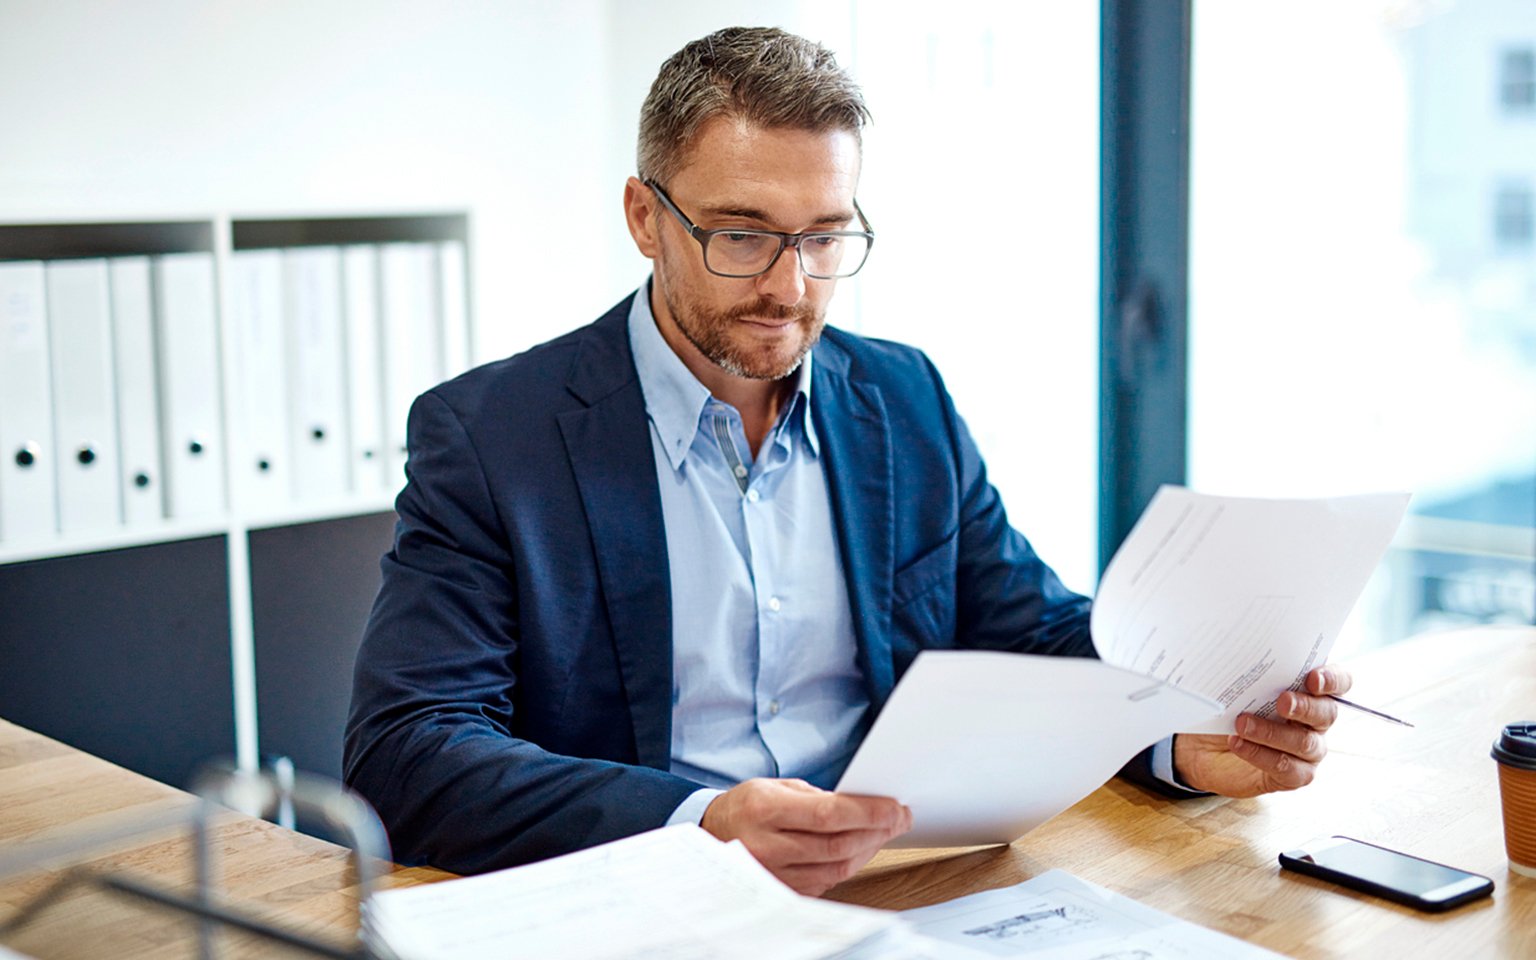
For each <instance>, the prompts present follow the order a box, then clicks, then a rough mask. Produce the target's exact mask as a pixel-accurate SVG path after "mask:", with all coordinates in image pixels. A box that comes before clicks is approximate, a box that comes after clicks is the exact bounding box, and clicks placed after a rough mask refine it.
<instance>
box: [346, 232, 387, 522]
mask: <svg viewBox="0 0 1536 960" xmlns="http://www.w3.org/2000/svg"><path fill="white" fill-rule="evenodd" d="M341 256H342V277H343V285H342V303H343V308H344V310H345V312H346V353H347V438H348V440H349V441H350V444H349V445H350V447H351V454H350V459H351V471H350V472H351V477H352V490H353V492H354V493H356V494H357V495H358V496H361V497H375V496H380V495H383V494H385V493H388V492H389V487H388V486H387V484H386V478H385V469H386V467H385V464H386V461H387V460H388V457H386V456H385V450H386V446H385V444H386V440H385V437H384V394H383V377H382V373H383V356H382V354H381V352H380V342H379V252H378V248H377V247H372V246H355V247H346V248H344V249H343V250H342V254H341Z"/></svg>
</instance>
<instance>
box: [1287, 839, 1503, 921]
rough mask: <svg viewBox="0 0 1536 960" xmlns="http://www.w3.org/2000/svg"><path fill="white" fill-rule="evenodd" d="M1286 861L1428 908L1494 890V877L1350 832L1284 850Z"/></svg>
mask: <svg viewBox="0 0 1536 960" xmlns="http://www.w3.org/2000/svg"><path fill="white" fill-rule="evenodd" d="M1280 863H1281V865H1282V866H1284V867H1287V868H1289V869H1291V870H1296V871H1299V872H1301V873H1308V874H1312V875H1314V876H1318V877H1322V878H1324V879H1327V880H1332V881H1333V882H1335V883H1341V884H1344V885H1345V886H1350V887H1355V888H1357V889H1360V890H1364V891H1366V892H1367V893H1373V894H1376V895H1378V896H1383V897H1387V898H1389V899H1392V900H1397V901H1399V902H1402V903H1407V904H1409V905H1411V906H1415V907H1418V908H1419V909H1422V910H1444V909H1446V908H1448V907H1452V906H1456V905H1458V904H1461V903H1465V902H1466V901H1468V900H1471V899H1475V898H1477V897H1480V896H1484V895H1486V894H1487V893H1489V892H1491V891H1492V890H1493V882H1492V881H1490V880H1489V879H1488V878H1487V877H1484V876H1481V875H1480V874H1475V873H1468V872H1467V871H1465V870H1457V869H1455V868H1454V867H1447V866H1445V865H1444V864H1440V863H1433V862H1431V861H1429V860H1421V859H1419V858H1418V857H1413V856H1409V855H1408V854H1406V853H1399V852H1397V851H1396V850H1388V849H1387V848H1385V847H1378V846H1374V845H1372V844H1369V843H1364V842H1362V841H1359V840H1351V839H1350V838H1348V837H1329V838H1328V839H1326V840H1314V841H1312V842H1311V843H1309V844H1307V845H1306V846H1304V847H1301V848H1299V849H1296V850H1287V851H1286V852H1284V853H1282V854H1281V855H1280Z"/></svg>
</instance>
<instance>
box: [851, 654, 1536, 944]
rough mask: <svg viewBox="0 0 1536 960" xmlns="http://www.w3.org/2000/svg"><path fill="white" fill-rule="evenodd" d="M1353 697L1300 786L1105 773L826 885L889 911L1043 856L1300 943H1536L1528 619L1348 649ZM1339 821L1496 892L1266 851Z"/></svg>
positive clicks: (1204, 915) (1217, 925)
mask: <svg viewBox="0 0 1536 960" xmlns="http://www.w3.org/2000/svg"><path fill="white" fill-rule="evenodd" d="M1348 666H1350V667H1351V668H1352V669H1353V671H1354V673H1355V690H1354V692H1353V693H1351V694H1350V699H1352V700H1358V701H1359V702H1360V703H1364V704H1368V705H1370V706H1373V707H1378V708H1380V709H1383V710H1385V711H1387V712H1388V713H1391V714H1393V715H1394V716H1399V717H1402V718H1403V719H1405V720H1408V721H1410V722H1412V723H1414V724H1416V727H1415V729H1412V730H1410V729H1406V728H1403V727H1398V726H1396V725H1394V724H1389V723H1385V722H1383V721H1380V720H1377V719H1375V718H1372V717H1367V716H1364V715H1361V714H1358V713H1355V712H1353V711H1349V710H1344V711H1343V714H1344V716H1342V717H1341V718H1340V719H1339V722H1338V724H1337V725H1336V726H1335V727H1334V729H1333V732H1332V733H1331V734H1330V735H1329V747H1330V755H1329V757H1328V759H1327V761H1326V762H1325V763H1324V764H1323V765H1322V767H1321V769H1320V772H1319V775H1318V778H1317V780H1316V781H1314V782H1313V783H1312V785H1311V786H1309V787H1307V788H1305V789H1303V790H1299V791H1296V792H1294V793H1286V794H1274V795H1270V796H1266V797H1259V798H1257V799H1253V800H1228V799H1225V798H1211V799H1199V800H1183V801H1171V800H1163V799H1161V798H1158V797H1154V796H1151V795H1149V794H1147V793H1145V792H1143V791H1141V790H1139V789H1137V788H1136V787H1132V786H1129V785H1127V784H1124V783H1121V782H1120V781H1118V780H1117V781H1112V782H1110V783H1109V784H1107V785H1105V786H1104V787H1102V788H1100V789H1099V790H1097V791H1095V792H1094V793H1093V794H1092V795H1090V796H1089V797H1088V798H1086V799H1085V800H1083V801H1082V802H1081V803H1079V804H1077V805H1076V806H1074V807H1073V808H1072V809H1071V810H1068V811H1067V812H1066V813H1064V814H1062V815H1061V816H1059V817H1057V818H1056V819H1054V820H1052V821H1050V822H1049V823H1046V824H1045V825H1043V826H1041V827H1039V828H1038V829H1036V830H1034V831H1032V832H1031V833H1029V834H1028V835H1026V836H1024V837H1022V838H1020V839H1019V840H1017V841H1015V842H1014V843H1013V844H1011V845H1009V846H1006V847H989V848H982V849H977V850H968V851H932V850H928V851H894V850H893V851H885V852H883V853H881V854H879V855H878V856H877V857H876V858H875V860H874V861H873V862H871V863H870V865H869V866H867V867H866V868H865V869H864V870H863V871H861V872H860V874H859V875H858V876H856V877H854V878H853V879H852V880H850V881H848V882H847V883H844V884H842V885H840V886H839V887H837V888H836V889H834V890H833V891H832V893H831V894H830V895H831V896H832V897H833V898H835V899H838V900H846V901H848V902H851V903H862V904H866V905H869V906H877V907H885V908H889V909H898V910H899V909H905V908H908V907H916V906H923V905H926V904H930V903H936V902H939V901H942V900H945V899H949V898H951V897H955V896H958V895H960V894H963V893H969V892H974V891H977V890H985V889H990V888H993V887H1001V886H1007V885H1010V884H1014V883H1019V882H1021V881H1023V880H1027V879H1029V878H1030V877H1033V876H1035V875H1037V874H1040V873H1043V872H1045V871H1046V870H1049V869H1051V868H1052V867H1060V868H1062V869H1064V870H1068V871H1070V872H1072V873H1074V874H1076V875H1077V876H1079V877H1082V878H1084V879H1086V880H1091V881H1093V882H1095V883H1098V884H1100V885H1102V886H1105V887H1108V888H1110V889H1111V890H1114V891H1116V892H1117V893H1122V894H1125V895H1126V896H1129V897H1133V898H1135V899H1137V900H1140V901H1141V902H1143V903H1145V904H1147V905H1149V906H1152V907H1155V908H1157V909H1159V910H1162V911H1165V912H1167V913H1171V914H1173V915H1174V916H1177V917H1182V918H1184V919H1186V920H1191V921H1194V922H1195V923H1199V924H1202V925H1204V926H1207V927H1211V928H1213V929H1216V930H1220V931H1223V932H1225V933H1229V934H1231V935H1233V936H1236V937H1240V938H1242V939H1244V940H1247V941H1249V942H1251V943H1255V944H1258V945H1260V946H1263V947H1266V948H1268V949H1271V950H1275V951H1277V952H1279V953H1282V954H1287V955H1290V956H1295V957H1302V958H1305V957H1345V956H1372V957H1392V958H1394V960H1409V958H1415V957H1479V958H1483V957H1511V958H1513V957H1536V879H1531V878H1529V877H1522V876H1520V875H1519V874H1516V873H1513V872H1511V871H1510V870H1509V869H1508V861H1507V860H1506V858H1505V855H1504V841H1503V828H1502V824H1501V822H1500V819H1499V816H1500V814H1499V793H1498V779H1497V773H1496V771H1495V767H1494V761H1493V760H1492V758H1490V757H1489V749H1490V748H1491V747H1492V745H1493V741H1494V739H1495V738H1496V737H1497V735H1498V732H1499V730H1500V728H1502V727H1503V726H1504V724H1506V723H1510V722H1513V721H1517V720H1533V719H1536V629H1532V628H1529V627H1515V628H1478V629H1473V630H1465V631H1457V632H1453V633H1443V634H1431V635H1427V636H1424V637H1420V638H1417V639H1415V640H1411V641H1409V642H1407V643H1403V644H1398V645H1396V646H1393V647H1390V648H1387V649H1384V650H1380V651H1376V652H1374V653H1372V654H1370V655H1367V656H1364V657H1360V658H1358V659H1356V660H1353V661H1350V662H1349V663H1348ZM1335 833H1339V834H1344V835H1346V836H1352V837H1355V838H1357V839H1361V840H1366V841H1370V842H1372V843H1378V844H1381V845H1383V846H1388V847H1394V848H1396V849H1400V850H1404V851H1406V852H1409V853H1412V854H1415V855H1417V856H1421V857H1427V858H1428V859H1431V860H1439V861H1443V862H1446V863H1450V864H1452V865H1454V866H1458V867H1462V868H1464V869H1467V870H1472V871H1474V872H1477V873H1482V874H1485V875H1487V876H1489V877H1492V878H1493V880H1494V884H1495V886H1496V889H1495V890H1494V894H1493V898H1492V900H1484V901H1481V902H1479V903H1477V904H1474V905H1469V906H1466V907H1462V908H1460V909H1458V910H1455V911H1452V912H1450V913H1448V914H1441V915H1433V914H1423V913H1418V912H1416V911H1414V910H1411V909H1409V908H1407V907H1401V906H1398V905H1396V904H1393V903H1390V902H1388V901H1385V900H1380V899H1377V898H1374V897H1369V896H1365V895H1363V894H1355V893H1352V892H1349V891H1345V890H1342V889H1341V888H1338V887H1335V886H1333V885H1331V884H1327V883H1323V882H1320V881H1315V880H1312V879H1310V878H1305V877H1300V876H1298V875H1296V874H1293V873H1290V872H1285V873H1282V872H1281V871H1280V869H1279V866H1278V864H1277V863H1276V860H1275V858H1276V856H1277V855H1278V854H1279V852H1280V851H1281V850H1282V849H1286V848H1290V847H1294V846H1297V845H1298V844H1300V843H1303V842H1305V841H1307V840H1309V839H1311V838H1313V837H1316V836H1329V835H1332V834H1335Z"/></svg>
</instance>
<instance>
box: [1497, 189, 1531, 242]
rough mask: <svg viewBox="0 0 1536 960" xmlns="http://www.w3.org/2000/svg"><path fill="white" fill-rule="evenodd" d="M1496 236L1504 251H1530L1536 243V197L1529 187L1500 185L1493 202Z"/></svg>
mask: <svg viewBox="0 0 1536 960" xmlns="http://www.w3.org/2000/svg"><path fill="white" fill-rule="evenodd" d="M1493 239H1494V243H1495V245H1496V246H1497V247H1498V249H1499V250H1500V251H1504V252H1510V251H1514V252H1520V251H1524V250H1528V249H1530V247H1531V245H1532V243H1533V242H1536V199H1533V198H1532V196H1531V190H1530V188H1529V187H1525V186H1518V185H1516V186H1504V187H1500V188H1499V192H1498V194H1497V195H1496V196H1495V198H1494V204H1493Z"/></svg>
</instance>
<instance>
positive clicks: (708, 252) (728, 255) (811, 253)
mask: <svg viewBox="0 0 1536 960" xmlns="http://www.w3.org/2000/svg"><path fill="white" fill-rule="evenodd" d="M645 185H646V186H647V187H650V188H651V192H653V193H655V194H656V197H657V199H659V200H660V201H661V204H662V206H664V207H666V208H667V209H668V210H670V211H672V215H673V216H674V217H676V218H677V220H678V222H679V223H681V224H682V225H683V227H684V229H686V230H687V231H688V235H689V236H691V237H693V239H695V240H697V241H699V246H700V247H701V248H702V249H703V251H704V269H705V270H708V271H709V272H710V273H713V274H714V275H715V276H718V277H732V278H735V279H744V278H747V277H759V276H762V275H763V274H765V273H767V272H768V271H769V270H772V269H773V265H774V264H775V263H778V262H779V254H781V253H783V252H784V248H785V247H793V248H794V249H795V254H796V255H797V256H798V257H799V258H800V269H801V270H802V271H804V273H805V275H806V276H807V277H810V278H811V279H813V280H834V279H839V278H841V277H851V276H853V275H854V274H856V273H858V272H859V269H860V268H861V267H863V266H864V261H865V260H867V259H869V248H870V247H872V246H874V245H875V234H874V231H873V230H871V229H870V226H869V221H868V220H866V219H864V211H863V210H860V209H859V203H858V201H857V200H855V201H854V203H853V212H854V213H856V214H858V217H859V224H860V225H861V226H863V228H864V229H863V230H816V231H812V232H809V233H777V232H775V231H773V230H743V229H740V228H737V227H726V228H725V229H722V230H705V229H704V228H703V227H699V226H696V225H695V224H694V222H693V221H692V220H689V219H688V217H687V215H686V214H684V213H683V211H681V210H679V209H677V204H675V203H673V202H672V198H671V197H669V196H667V194H666V191H665V190H662V189H661V186H660V185H659V184H657V183H656V181H654V180H647V181H645Z"/></svg>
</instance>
